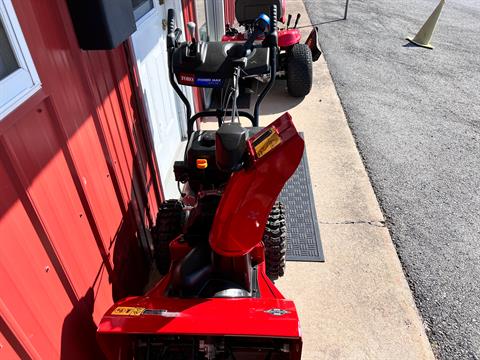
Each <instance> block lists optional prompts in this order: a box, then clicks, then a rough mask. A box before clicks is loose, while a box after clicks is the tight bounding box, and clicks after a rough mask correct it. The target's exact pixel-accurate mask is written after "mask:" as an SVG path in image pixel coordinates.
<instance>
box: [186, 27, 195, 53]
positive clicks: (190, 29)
mask: <svg viewBox="0 0 480 360" xmlns="http://www.w3.org/2000/svg"><path fill="white" fill-rule="evenodd" d="M187 29H188V33H189V34H190V38H191V39H192V40H191V42H190V46H189V51H188V52H189V56H195V55H196V54H197V46H196V45H197V40H196V39H195V30H196V29H197V25H196V24H195V23H194V22H193V21H190V22H189V23H188V24H187Z"/></svg>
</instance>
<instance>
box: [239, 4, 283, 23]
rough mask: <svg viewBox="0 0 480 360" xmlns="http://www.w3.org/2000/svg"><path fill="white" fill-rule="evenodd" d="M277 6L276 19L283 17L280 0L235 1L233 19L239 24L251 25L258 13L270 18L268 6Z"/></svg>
mask: <svg viewBox="0 0 480 360" xmlns="http://www.w3.org/2000/svg"><path fill="white" fill-rule="evenodd" d="M272 5H277V18H278V19H281V18H282V16H283V13H282V12H283V8H282V0H237V1H236V2H235V17H236V18H237V21H238V22H239V23H240V24H248V23H253V22H254V21H255V20H256V19H257V18H258V15H260V13H265V14H267V15H269V16H270V6H272Z"/></svg>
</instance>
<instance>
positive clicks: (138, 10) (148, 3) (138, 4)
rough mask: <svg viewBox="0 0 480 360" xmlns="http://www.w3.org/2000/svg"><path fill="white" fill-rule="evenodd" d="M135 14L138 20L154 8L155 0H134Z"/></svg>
mask: <svg viewBox="0 0 480 360" xmlns="http://www.w3.org/2000/svg"><path fill="white" fill-rule="evenodd" d="M132 5H133V15H134V16H135V21H138V20H139V19H140V18H141V17H142V16H143V15H145V14H146V13H148V12H149V11H150V10H152V9H153V0H132Z"/></svg>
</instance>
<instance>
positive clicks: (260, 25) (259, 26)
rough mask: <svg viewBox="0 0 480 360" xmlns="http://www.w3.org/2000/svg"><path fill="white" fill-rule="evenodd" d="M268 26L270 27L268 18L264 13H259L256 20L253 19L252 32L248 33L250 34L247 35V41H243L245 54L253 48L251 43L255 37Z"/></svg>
mask: <svg viewBox="0 0 480 360" xmlns="http://www.w3.org/2000/svg"><path fill="white" fill-rule="evenodd" d="M269 27H270V18H269V17H268V16H267V15H266V14H264V13H262V14H260V16H259V17H258V18H257V20H255V24H254V30H253V32H252V33H251V34H250V36H249V37H248V39H247V41H245V44H244V46H243V48H244V50H245V55H249V54H250V52H251V51H252V49H253V43H254V42H255V40H257V38H258V37H259V36H260V35H262V34H263V33H265V32H266V31H267V29H268V28H269Z"/></svg>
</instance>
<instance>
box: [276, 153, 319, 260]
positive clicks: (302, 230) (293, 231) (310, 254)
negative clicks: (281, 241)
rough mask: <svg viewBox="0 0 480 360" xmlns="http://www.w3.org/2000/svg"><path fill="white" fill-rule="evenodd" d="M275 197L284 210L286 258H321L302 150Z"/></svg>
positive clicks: (306, 162) (304, 155)
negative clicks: (289, 175)
mask: <svg viewBox="0 0 480 360" xmlns="http://www.w3.org/2000/svg"><path fill="white" fill-rule="evenodd" d="M279 200H280V201H281V202H282V203H283V204H284V205H285V210H286V220H287V261H321V262H323V261H325V258H324V255H323V249H322V243H321V240H320V230H319V228H318V220H317V212H316V211H315V202H314V200H313V191H312V182H311V180H310V171H309V170H308V160H307V153H306V152H305V153H304V154H303V157H302V161H301V162H300V165H299V166H298V168H297V171H296V172H295V174H293V176H292V177H291V178H290V179H289V180H288V182H287V183H286V184H285V187H284V188H283V190H282V192H281V193H280V196H279Z"/></svg>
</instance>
